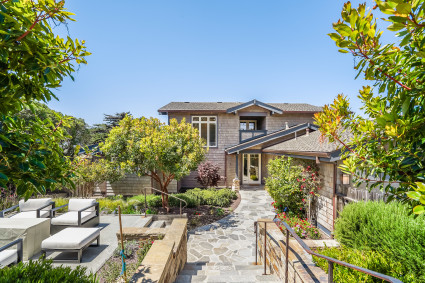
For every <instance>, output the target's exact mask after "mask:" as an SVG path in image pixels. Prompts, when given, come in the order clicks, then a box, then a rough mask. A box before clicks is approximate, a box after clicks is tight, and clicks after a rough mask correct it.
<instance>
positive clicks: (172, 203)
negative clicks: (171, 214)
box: [168, 194, 199, 208]
mask: <svg viewBox="0 0 425 283" xmlns="http://www.w3.org/2000/svg"><path fill="white" fill-rule="evenodd" d="M173 195H174V196H176V197H178V198H181V199H182V200H185V201H186V202H187V207H190V208H193V207H197V206H199V201H198V200H197V199H195V198H193V197H192V196H190V195H187V194H173ZM168 205H169V206H174V207H180V201H179V200H178V199H175V198H173V197H171V196H170V197H168ZM183 206H184V202H182V207H183Z"/></svg>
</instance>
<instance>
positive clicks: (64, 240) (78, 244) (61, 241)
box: [41, 228, 100, 263]
mask: <svg viewBox="0 0 425 283" xmlns="http://www.w3.org/2000/svg"><path fill="white" fill-rule="evenodd" d="M94 241H96V246H99V244H100V228H65V229H63V230H62V231H60V232H58V233H56V234H55V235H53V236H50V237H49V238H47V239H45V240H44V241H43V242H41V252H42V253H43V254H44V255H46V253H47V252H76V253H77V260H55V261H58V262H59V261H60V262H70V261H71V262H77V263H80V262H81V257H82V253H83V250H84V249H85V248H87V247H88V246H90V244H91V243H93V242H94Z"/></svg>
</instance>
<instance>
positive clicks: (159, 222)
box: [149, 220, 165, 228]
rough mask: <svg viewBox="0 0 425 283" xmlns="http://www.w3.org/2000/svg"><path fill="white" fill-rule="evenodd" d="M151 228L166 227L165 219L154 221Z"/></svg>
mask: <svg viewBox="0 0 425 283" xmlns="http://www.w3.org/2000/svg"><path fill="white" fill-rule="evenodd" d="M149 227H150V228H164V227H165V221H164V220H157V221H153V222H152V223H151V224H150V225H149Z"/></svg>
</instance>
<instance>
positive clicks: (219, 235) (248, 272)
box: [176, 189, 278, 283]
mask: <svg viewBox="0 0 425 283" xmlns="http://www.w3.org/2000/svg"><path fill="white" fill-rule="evenodd" d="M240 194H241V197H242V201H241V203H240V204H239V206H238V208H237V209H236V210H235V212H234V213H233V214H231V215H229V216H227V217H225V218H223V219H221V220H219V221H217V222H215V223H212V224H210V225H206V226H203V227H199V228H197V229H195V230H193V231H191V232H189V233H188V234H189V238H188V258H187V264H186V266H185V268H184V270H183V271H182V272H181V273H180V275H179V276H178V277H177V280H176V282H178V283H181V282H258V281H261V282H264V281H268V282H278V280H277V277H275V276H274V275H265V276H264V275H262V273H263V267H262V266H261V265H254V262H255V234H254V221H256V220H258V219H259V218H272V217H273V216H274V213H273V212H272V206H271V202H272V199H271V197H270V196H269V194H268V193H267V191H265V190H260V189H258V190H241V191H240Z"/></svg>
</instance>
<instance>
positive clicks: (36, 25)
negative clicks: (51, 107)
mask: <svg viewBox="0 0 425 283" xmlns="http://www.w3.org/2000/svg"><path fill="white" fill-rule="evenodd" d="M72 15H73V14H72V13H71V12H69V11H67V9H66V8H65V1H57V2H56V1H54V0H39V1H30V0H4V1H1V2H0V45H1V47H0V101H1V103H0V186H1V187H8V185H13V186H15V187H16V188H17V192H18V194H20V195H23V196H25V197H29V196H31V195H32V194H33V193H44V192H45V191H46V189H49V188H53V187H55V186H56V184H62V185H67V184H69V185H71V186H72V185H73V182H72V181H71V177H72V175H73V166H72V164H71V161H70V159H69V158H67V157H66V156H65V155H64V150H63V148H62V147H61V145H63V143H64V141H66V140H67V139H68V140H69V138H70V137H69V136H67V133H66V131H65V130H64V129H63V126H69V124H68V121H67V120H66V119H61V120H60V121H55V123H54V122H53V121H52V120H51V119H49V118H45V119H40V118H39V117H36V116H34V119H31V120H28V121H26V120H24V118H23V117H20V116H19V115H16V114H17V113H18V112H19V111H22V110H27V109H29V110H31V111H32V112H33V113H36V110H35V109H34V105H33V103H34V102H37V101H44V102H47V101H49V100H51V99H52V98H56V96H55V95H54V93H53V90H55V89H57V88H59V87H60V85H61V82H62V81H63V79H64V78H65V77H67V76H70V77H71V78H73V77H72V73H73V72H74V70H75V65H74V64H76V65H79V64H81V63H82V64H85V63H86V60H85V57H86V56H88V55H90V53H89V52H87V50H86V47H85V45H84V41H79V40H78V39H75V40H74V39H72V38H71V37H67V38H61V37H60V36H58V35H56V34H54V33H53V31H52V28H51V25H52V24H55V25H57V24H63V23H66V22H67V21H69V20H73V19H72V17H71V16H72Z"/></svg>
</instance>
